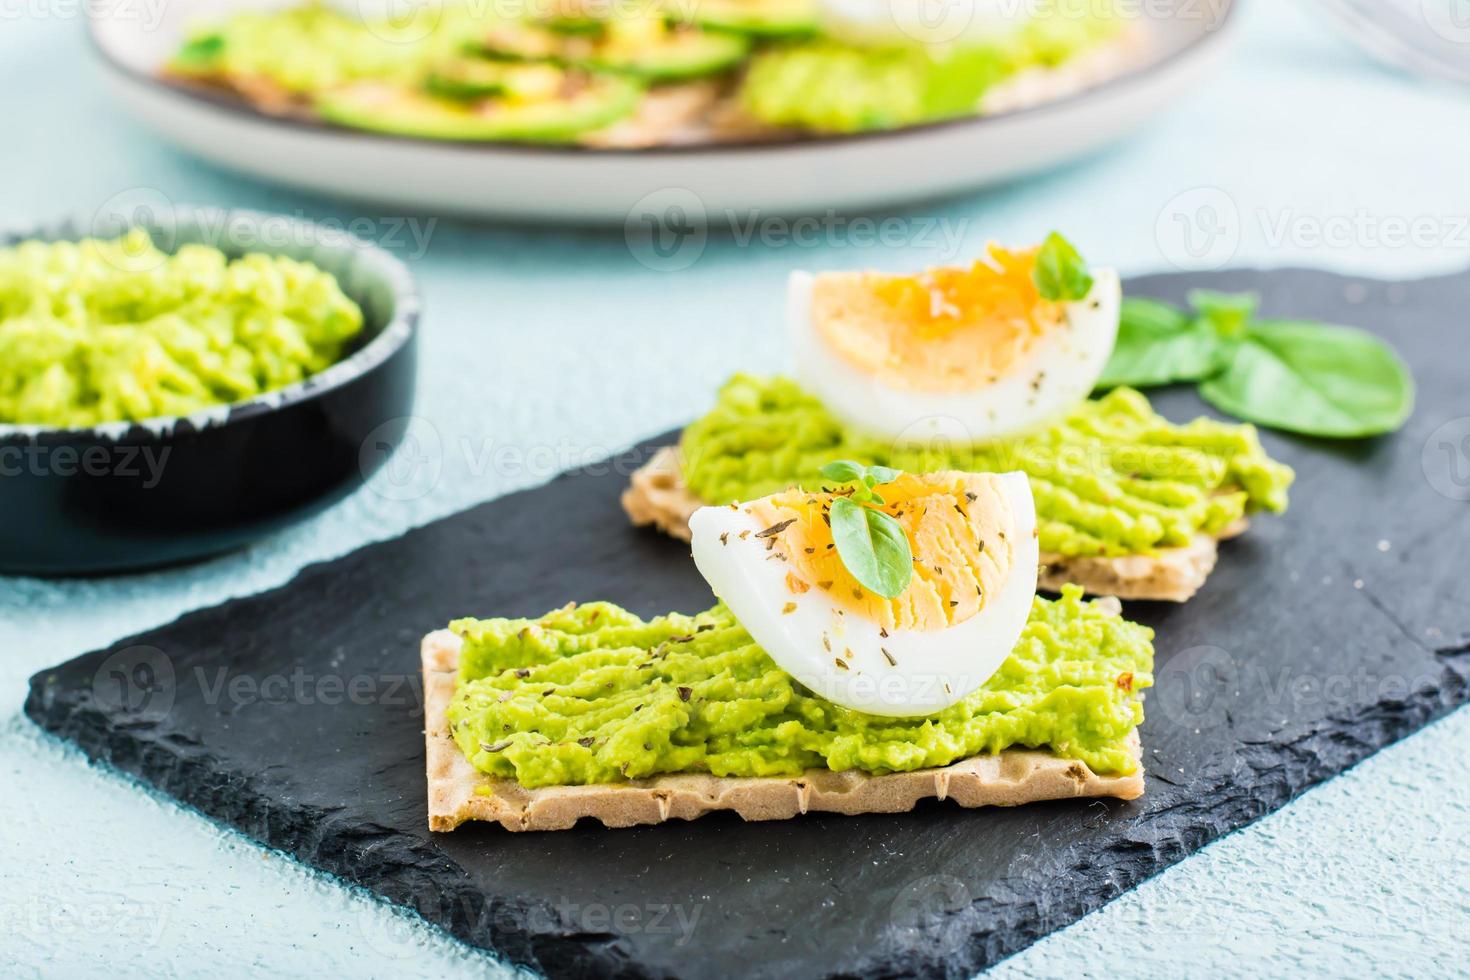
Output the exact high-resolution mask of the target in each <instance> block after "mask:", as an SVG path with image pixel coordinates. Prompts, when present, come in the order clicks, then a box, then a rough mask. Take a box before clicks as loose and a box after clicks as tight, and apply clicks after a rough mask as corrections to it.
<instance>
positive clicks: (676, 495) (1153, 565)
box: [622, 446, 1247, 602]
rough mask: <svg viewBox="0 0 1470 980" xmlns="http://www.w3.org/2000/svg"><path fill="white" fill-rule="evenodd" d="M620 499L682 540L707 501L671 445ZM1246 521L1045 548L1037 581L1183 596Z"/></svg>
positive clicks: (635, 515) (1173, 598)
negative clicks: (1133, 540)
mask: <svg viewBox="0 0 1470 980" xmlns="http://www.w3.org/2000/svg"><path fill="white" fill-rule="evenodd" d="M622 499H623V509H624V510H625V511H627V513H628V516H629V517H630V518H631V519H632V521H633V523H634V524H637V525H640V526H643V525H652V526H654V527H656V528H658V529H659V530H660V531H663V532H664V533H665V534H669V535H672V536H673V537H676V538H679V539H680V540H683V541H687V540H689V516H690V515H691V514H693V513H694V512H695V511H696V510H698V509H699V508H700V507H703V506H704V501H702V500H700V499H699V498H698V497H696V496H695V495H694V494H693V493H692V492H691V491H690V490H689V488H688V486H687V485H685V483H684V477H683V473H682V468H681V466H680V462H679V450H678V449H676V448H675V447H673V446H666V447H664V448H663V449H660V450H658V451H657V452H656V453H654V455H653V457H652V458H651V459H650V460H649V461H648V462H647V463H646V464H644V465H643V466H642V467H640V468H639V469H638V470H637V471H636V472H634V474H633V476H632V479H631V481H630V483H629V485H628V489H627V490H626V491H624V493H623V498H622ZM1246 523H1247V522H1246V520H1245V519H1244V518H1242V519H1240V520H1237V521H1235V522H1233V523H1231V524H1230V525H1228V526H1227V527H1225V528H1224V529H1223V530H1222V531H1221V533H1220V535H1219V537H1218V538H1217V537H1213V536H1211V535H1207V534H1200V535H1198V536H1196V537H1195V539H1194V540H1193V541H1192V542H1190V544H1188V545H1186V546H1183V547H1175V548H1166V549H1162V550H1160V551H1157V552H1155V553H1154V554H1151V555H1124V556H1120V557H1076V558H1067V557H1063V556H1061V555H1055V554H1046V553H1043V555H1042V566H1043V567H1042V570H1041V575H1040V578H1039V585H1040V587H1041V588H1042V589H1044V590H1046V591H1049V592H1057V591H1060V590H1061V588H1062V586H1064V585H1066V584H1068V583H1072V584H1075V585H1080V586H1081V587H1082V588H1083V589H1085V590H1086V591H1087V592H1088V593H1089V594H1091V595H1105V596H1116V597H1117V598H1119V599H1154V600H1161V601H1166V602H1184V601H1186V600H1187V599H1189V598H1191V597H1192V596H1193V595H1194V594H1195V593H1196V592H1198V591H1199V590H1200V588H1201V587H1202V586H1203V585H1204V584H1205V580H1206V579H1207V578H1209V575H1210V572H1211V571H1213V570H1214V567H1215V560H1216V557H1217V548H1216V542H1217V541H1219V540H1224V539H1226V538H1230V537H1234V536H1235V535H1237V534H1240V533H1242V532H1243V531H1244V530H1245V529H1246Z"/></svg>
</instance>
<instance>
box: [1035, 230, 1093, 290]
mask: <svg viewBox="0 0 1470 980" xmlns="http://www.w3.org/2000/svg"><path fill="white" fill-rule="evenodd" d="M1031 279H1032V281H1034V282H1035V283H1036V288H1037V290H1038V291H1039V292H1040V293H1041V298H1042V299H1049V300H1051V301H1052V302H1055V303H1075V302H1076V301H1077V300H1079V299H1085V298H1086V297H1087V294H1088V293H1090V292H1092V284H1093V278H1092V273H1090V272H1088V271H1087V263H1086V262H1084V261H1083V260H1082V256H1081V255H1080V254H1079V253H1078V251H1077V249H1075V248H1073V247H1072V243H1071V242H1069V241H1067V240H1066V239H1065V238H1063V237H1062V236H1061V234H1060V233H1059V232H1055V231H1054V232H1052V233H1051V234H1050V235H1047V236H1046V241H1045V242H1043V243H1042V245H1041V251H1039V252H1037V253H1036V267H1035V268H1034V269H1032V270H1031Z"/></svg>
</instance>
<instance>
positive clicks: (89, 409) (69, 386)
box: [0, 230, 363, 428]
mask: <svg viewBox="0 0 1470 980" xmlns="http://www.w3.org/2000/svg"><path fill="white" fill-rule="evenodd" d="M362 326H363V318H362V311H361V310H360V309H359V308H358V306H357V304H356V303H354V302H353V301H352V300H351V299H349V298H348V297H347V296H346V295H344V294H343V292H342V290H341V288H340V287H339V286H338V284H337V280H336V279H335V278H333V277H332V276H331V275H330V274H328V273H326V272H324V271H322V270H321V269H319V268H318V267H316V266H315V265H312V264H310V263H306V262H297V261H294V260H292V259H289V258H284V257H277V256H268V255H262V254H252V255H246V256H244V257H242V258H238V259H233V260H232V259H230V258H228V257H227V256H226V255H225V254H224V253H223V252H221V251H219V250H218V249H215V248H210V247H208V246H204V245H185V246H183V247H182V248H180V249H179V250H178V252H177V253H176V254H172V255H170V254H167V253H165V252H161V251H159V250H158V248H157V247H155V245H154V244H153V241H152V239H151V238H149V236H148V234H147V233H146V232H144V231H141V230H134V231H132V232H130V233H129V234H127V235H126V236H124V237H122V238H118V239H114V240H110V241H103V240H98V239H87V240H84V241H81V242H55V243H51V242H39V241H31V242H24V243H22V244H20V245H17V246H15V247H13V248H7V249H3V250H0V422H6V423H17V424H30V425H44V426H53V427H57V428H81V427H86V426H91V425H98V424H101V423H104V422H121V421H137V420H141V419H150V418H158V417H161V416H174V415H188V414H190V413H193V412H197V411H201V410H203V409H206V408H211V407H214V406H217V405H223V404H229V403H232V402H237V401H241V400H244V399H247V398H252V397H254V396H256V395H259V394H262V393H264V392H267V391H272V390H274V389H277V388H282V387H284V386H286V385H290V384H294V383H295V382H298V381H301V380H303V379H304V378H306V377H308V376H309V375H312V374H315V373H316V372H318V371H321V370H322V369H324V368H326V367H328V366H330V365H331V364H333V363H334V362H336V361H337V360H338V359H339V358H340V357H341V355H342V352H343V349H344V347H345V345H346V344H347V343H348V341H350V340H351V339H352V338H353V337H355V336H357V335H358V334H359V333H360V332H361V331H362Z"/></svg>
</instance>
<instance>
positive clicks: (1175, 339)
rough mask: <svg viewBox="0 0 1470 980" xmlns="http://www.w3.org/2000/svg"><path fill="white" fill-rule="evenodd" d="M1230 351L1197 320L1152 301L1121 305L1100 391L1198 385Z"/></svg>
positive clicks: (1220, 365) (1129, 300)
mask: <svg viewBox="0 0 1470 980" xmlns="http://www.w3.org/2000/svg"><path fill="white" fill-rule="evenodd" d="M1228 353H1229V345H1227V344H1225V343H1224V342H1222V341H1221V340H1220V338H1219V337H1218V336H1217V335H1216V333H1215V331H1214V330H1212V329H1210V327H1209V326H1208V325H1207V324H1206V323H1205V322H1204V321H1203V320H1202V319H1194V318H1192V317H1189V316H1187V315H1185V314H1184V313H1182V312H1180V311H1179V310H1177V309H1175V308H1174V307H1172V306H1170V305H1169V304H1167V303H1160V302H1158V301H1157V300H1152V299H1133V298H1128V299H1125V300H1123V310H1122V316H1121V319H1120V320H1119V323H1118V342H1117V344H1116V345H1115V346H1114V347H1113V356H1112V357H1111V358H1109V360H1108V364H1107V367H1105V368H1104V369H1103V373H1102V377H1101V378H1099V379H1098V382H1097V386H1098V387H1099V388H1117V387H1119V386H1120V385H1130V386H1132V387H1135V388H1147V387H1151V386H1153V385H1166V384H1173V383H1174V382H1176V381H1199V380H1200V379H1202V378H1206V377H1209V376H1210V375H1212V374H1214V373H1215V372H1216V371H1218V370H1220V368H1222V367H1223V366H1224V365H1225V362H1226V361H1227V360H1228Z"/></svg>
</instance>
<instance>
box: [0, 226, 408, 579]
mask: <svg viewBox="0 0 1470 980" xmlns="http://www.w3.org/2000/svg"><path fill="white" fill-rule="evenodd" d="M133 225H134V226H136V227H142V228H145V229H146V230H147V231H148V232H149V234H150V235H152V237H153V239H154V242H155V243H156V244H157V245H158V247H159V248H161V249H163V250H164V251H172V250H174V249H175V248H177V247H179V246H181V245H184V244H188V243H191V242H203V243H206V244H209V245H213V246H215V247H216V248H219V249H220V250H222V251H224V252H225V253H226V254H228V255H231V256H232V257H233V256H237V255H242V254H244V253H247V252H267V253H272V254H278V255H288V256H291V257H292V258H296V259H303V260H309V261H311V262H315V263H316V264H317V265H319V266H321V267H322V268H323V269H325V270H327V271H328V272H331V273H332V274H333V275H335V276H336V277H337V279H338V281H339V282H340V283H341V285H342V289H343V290H344V291H345V292H346V293H347V295H349V296H351V297H352V298H353V299H354V300H356V301H357V303H358V304H359V305H360V306H361V307H362V310H363V314H364V316H365V320H366V326H365V328H364V330H363V333H362V336H361V338H360V339H359V340H358V341H357V343H356V345H355V346H354V347H353V348H351V349H350V350H349V351H348V353H347V355H346V356H345V357H344V358H343V360H341V361H339V362H338V363H337V364H335V365H333V366H332V367H330V368H328V369H327V370H326V371H323V372H322V373H320V374H318V375H315V376H313V377H311V378H309V379H307V380H306V381H304V382H302V383H300V384H296V385H293V386H291V387H289V388H283V389H281V390H279V391H275V392H271V393H269V394H266V395H262V396H260V397H258V398H253V399H251V400H249V401H244V402H239V403H236V404H234V405H229V406H223V407H221V408H219V409H217V410H212V411H209V412H203V413H199V414H196V415H192V416H189V417H186V418H165V419H153V420H149V421H147V422H138V423H126V422H124V423H117V424H113V425H103V426H98V427H96V428H91V429H48V428H45V427H39V426H24V425H3V424H0V572H3V573H6V574H35V575H73V574H95V573H103V572H117V571H123V570H130V569H141V568H147V567H153V566H159V565H166V564H171V563H175V562H180V561H186V560H189V559H194V558H200V557H203V556H206V555H211V554H215V553H218V552H222V551H227V550H229V549H231V548H235V547H237V546H239V545H242V544H244V543H246V542H248V541H250V540H252V539H254V538H258V537H260V536H262V535H264V534H268V533H270V532H271V531H274V530H276V529H278V528H280V527H282V526H284V525H286V524H289V523H290V522H292V521H297V520H300V519H301V518H303V517H306V516H308V515H310V514H313V513H315V512H317V511H320V510H322V509H323V508H325V507H327V506H328V505H330V504H332V503H334V502H336V501H337V500H340V499H341V498H342V497H344V496H345V495H347V494H348V493H350V492H351V491H352V490H354V489H356V488H357V487H358V486H360V485H361V484H362V483H363V482H364V481H365V480H366V479H367V478H368V477H369V476H371V475H372V474H373V472H374V471H376V470H377V469H378V467H379V466H381V465H382V463H383V462H384V461H385V460H386V459H387V458H388V456H389V455H390V454H391V453H392V451H393V449H394V448H396V446H397V445H398V442H399V440H400V439H401V437H402V435H403V432H404V430H405V429H406V428H407V425H408V418H407V417H408V416H409V414H410V413H411V411H412V406H413V393H414V368H415V344H416V340H417V333H418V330H417V328H418V315H419V298H418V292H417V290H416V288H415V286H414V283H413V279H412V277H411V276H410V275H409V273H408V270H407V269H406V268H405V267H404V266H403V264H402V263H401V262H399V261H398V260H397V259H394V258H393V257H391V256H390V255H388V254H387V253H386V252H383V251H382V250H381V249H379V248H377V247H376V246H374V245H371V244H368V243H367V242H364V241H361V240H359V239H355V238H352V237H350V236H346V235H342V234H340V233H334V232H328V231H325V230H322V229H319V228H317V227H316V226H314V225H311V224H309V223H307V222H302V221H298V220H296V219H292V218H285V217H277V216H269V215H263V214H257V213H253V212H241V211H230V212H223V211H211V210H189V209H179V210H177V211H173V212H170V213H167V214H163V215H147V216H140V218H139V220H137V221H135V222H133ZM123 230H125V229H122V228H118V227H109V228H105V229H99V228H96V227H92V226H89V225H86V224H85V223H78V222H67V223H62V224H58V225H54V226H50V227H41V228H33V229H25V230H21V231H16V232H10V233H5V234H3V235H0V247H5V246H9V245H13V244H15V243H16V242H19V241H24V240H26V239H42V240H46V241H66V240H76V239H79V238H84V237H88V236H90V235H106V236H109V237H110V236H112V235H115V234H118V233H120V232H121V231H123Z"/></svg>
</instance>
